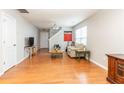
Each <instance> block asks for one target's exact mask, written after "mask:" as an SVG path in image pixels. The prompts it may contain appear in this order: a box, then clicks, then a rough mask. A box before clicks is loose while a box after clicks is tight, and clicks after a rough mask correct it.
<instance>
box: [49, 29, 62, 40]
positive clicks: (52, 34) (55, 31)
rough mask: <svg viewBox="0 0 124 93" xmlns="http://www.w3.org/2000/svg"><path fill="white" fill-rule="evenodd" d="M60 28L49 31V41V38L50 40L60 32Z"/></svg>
mask: <svg viewBox="0 0 124 93" xmlns="http://www.w3.org/2000/svg"><path fill="white" fill-rule="evenodd" d="M61 29H62V28H60V29H57V30H56V29H50V31H49V39H50V38H52V37H53V36H54V35H55V34H56V33H58V32H59V31H60V30H61Z"/></svg>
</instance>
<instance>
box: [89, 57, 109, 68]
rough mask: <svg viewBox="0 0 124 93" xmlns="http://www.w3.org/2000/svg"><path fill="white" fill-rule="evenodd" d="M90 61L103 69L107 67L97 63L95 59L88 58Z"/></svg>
mask: <svg viewBox="0 0 124 93" xmlns="http://www.w3.org/2000/svg"><path fill="white" fill-rule="evenodd" d="M90 61H91V62H92V63H94V64H96V65H97V66H99V67H101V68H103V69H105V70H108V68H107V67H105V66H103V65H101V64H99V63H98V62H96V61H95V60H93V59H90Z"/></svg>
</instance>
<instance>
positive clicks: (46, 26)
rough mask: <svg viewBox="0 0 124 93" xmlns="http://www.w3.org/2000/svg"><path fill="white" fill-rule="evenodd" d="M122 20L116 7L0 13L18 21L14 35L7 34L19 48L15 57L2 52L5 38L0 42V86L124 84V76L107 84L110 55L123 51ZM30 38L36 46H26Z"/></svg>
mask: <svg viewBox="0 0 124 93" xmlns="http://www.w3.org/2000/svg"><path fill="white" fill-rule="evenodd" d="M25 12H26V13H25ZM123 16H124V10H117V9H110V10H103V9H77V10H76V9H71V10H69V9H67V10H66V9H65V10H64V9H63V10H59V9H58V10H54V9H53V10H50V9H15V10H1V19H5V20H9V18H10V19H11V20H10V21H9V22H11V21H12V23H14V22H15V21H14V20H16V23H15V24H16V30H14V31H15V34H13V35H11V36H9V35H10V34H7V36H9V37H8V38H9V40H11V37H13V39H14V40H13V42H14V44H13V46H14V47H15V46H16V48H14V49H13V51H15V52H13V54H12V50H9V49H8V51H10V54H8V51H3V50H5V49H4V47H3V45H4V44H3V43H2V40H4V39H5V38H0V43H1V46H0V47H1V48H0V49H3V50H1V51H3V52H5V55H4V53H2V54H0V55H1V58H0V60H1V69H0V74H1V77H0V83H42V84H43V83H45V84H46V83H47V84H51V83H52V84H54V83H59V84H62V83H66V84H70V83H71V84H74V83H83V84H84V83H85V84H87V83H89V84H94V83H95V84H109V83H124V80H123V79H122V78H121V81H115V82H112V80H110V77H109V81H110V82H108V81H107V80H106V78H107V77H108V76H107V73H108V69H109V68H108V57H107V55H109V57H111V56H110V54H123V53H124V52H123V51H124V48H123V45H124V43H123V40H124V37H123V34H124V32H123V30H124V26H123V24H124V18H123ZM51 20H52V21H51ZM3 23H4V21H3ZM1 24H2V22H1ZM9 24H10V23H9ZM12 26H13V29H14V24H13V25H12ZM12 26H11V27H12ZM11 27H8V29H9V28H11ZM2 30H4V29H2ZM0 33H2V32H0ZM0 35H1V36H0V37H4V36H2V35H4V34H0ZM14 37H15V38H14ZM32 37H33V38H32ZM5 40H6V39H5ZM9 40H7V41H8V42H10V41H9ZM15 40H16V41H15ZM27 40H29V41H30V40H31V42H33V45H32V44H31V45H32V46H29V45H27V43H28V42H29V41H27ZM32 40H33V41H32ZM8 44H9V43H8ZM6 52H7V54H6ZM32 53H33V54H34V55H33V56H32ZM106 54H107V55H106ZM13 55H14V57H13ZM60 55H62V56H60ZM7 56H9V57H7ZM82 57H83V58H82ZM5 58H8V59H7V60H6V61H3V59H4V60H5ZM119 59H120V57H119ZM121 59H122V58H121ZM8 60H9V61H8ZM10 60H11V61H12V62H14V63H11V62H10ZM13 60H14V61H13ZM122 60H123V59H122ZM6 64H7V65H6ZM33 68H35V69H33ZM39 73H40V74H39ZM123 73H124V72H122V76H123ZM23 76H25V79H22V77H23ZM49 77H50V78H49ZM118 78H119V80H120V77H118Z"/></svg>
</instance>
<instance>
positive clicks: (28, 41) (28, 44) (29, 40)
mask: <svg viewBox="0 0 124 93" xmlns="http://www.w3.org/2000/svg"><path fill="white" fill-rule="evenodd" d="M25 46H26V47H32V46H34V37H25Z"/></svg>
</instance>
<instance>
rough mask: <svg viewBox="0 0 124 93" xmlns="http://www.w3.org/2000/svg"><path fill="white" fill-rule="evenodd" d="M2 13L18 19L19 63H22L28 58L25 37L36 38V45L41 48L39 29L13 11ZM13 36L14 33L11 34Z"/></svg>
mask: <svg viewBox="0 0 124 93" xmlns="http://www.w3.org/2000/svg"><path fill="white" fill-rule="evenodd" d="M0 12H6V13H7V14H9V15H11V16H13V17H14V18H15V19H16V31H17V40H16V41H17V61H18V62H20V61H21V60H22V59H23V58H25V57H26V56H27V53H25V51H24V46H25V42H24V39H25V37H34V38H35V42H34V44H35V45H38V46H39V34H40V32H39V31H38V29H37V28H36V27H35V26H33V25H32V24H31V23H29V22H28V21H26V20H25V19H24V18H23V17H22V16H20V15H19V14H18V13H16V12H15V11H13V10H0ZM10 34H12V33H10ZM0 35H1V34H0ZM0 41H1V40H0ZM0 47H1V46H0Z"/></svg>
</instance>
